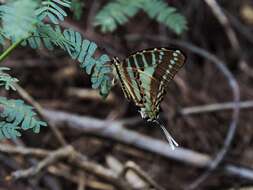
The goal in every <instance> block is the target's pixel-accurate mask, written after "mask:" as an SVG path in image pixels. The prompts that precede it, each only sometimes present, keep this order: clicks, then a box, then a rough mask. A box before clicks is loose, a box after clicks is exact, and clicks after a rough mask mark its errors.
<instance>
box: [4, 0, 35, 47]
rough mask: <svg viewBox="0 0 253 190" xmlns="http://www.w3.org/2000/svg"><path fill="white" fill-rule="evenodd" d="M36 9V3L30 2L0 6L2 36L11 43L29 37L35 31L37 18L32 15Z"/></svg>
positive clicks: (16, 2)
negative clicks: (10, 40)
mask: <svg viewBox="0 0 253 190" xmlns="http://www.w3.org/2000/svg"><path fill="white" fill-rule="evenodd" d="M36 7H37V3H36V1H30V0H20V1H15V2H11V3H7V4H6V5H2V6H0V18H1V20H2V30H1V33H2V35H4V36H5V37H7V38H9V39H10V38H11V39H12V40H13V41H17V40H19V39H22V38H26V37H27V36H29V34H30V33H31V32H32V31H34V30H35V29H36V28H35V24H36V23H37V18H36V15H35V13H34V11H35V8H36ZM1 41H2V40H1ZM1 44H2V43H1Z"/></svg>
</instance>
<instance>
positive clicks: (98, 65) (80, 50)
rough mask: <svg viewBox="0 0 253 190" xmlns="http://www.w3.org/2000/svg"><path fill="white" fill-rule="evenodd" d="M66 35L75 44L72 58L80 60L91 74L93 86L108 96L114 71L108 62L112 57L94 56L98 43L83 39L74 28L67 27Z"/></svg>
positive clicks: (71, 53)
mask: <svg viewBox="0 0 253 190" xmlns="http://www.w3.org/2000/svg"><path fill="white" fill-rule="evenodd" d="M64 36H65V38H66V39H67V40H69V41H70V42H71V43H72V44H74V46H75V49H74V51H70V55H71V57H72V59H76V60H78V62H80V66H81V68H83V69H85V71H86V73H88V74H89V75H90V74H91V82H92V88H95V89H96V88H100V94H101V95H102V96H103V97H106V96H107V95H108V93H109V91H110V89H111V79H110V77H109V74H110V73H111V72H112V71H111V67H110V65H108V64H107V63H108V62H109V61H110V58H109V57H108V56H107V55H105V54H103V55H101V56H100V57H98V58H97V59H96V58H94V54H95V51H96V49H97V45H96V44H95V43H94V42H90V41H89V40H87V39H82V36H81V34H80V33H78V32H75V31H74V30H72V29H66V30H65V31H64Z"/></svg>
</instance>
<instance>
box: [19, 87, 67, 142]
mask: <svg viewBox="0 0 253 190" xmlns="http://www.w3.org/2000/svg"><path fill="white" fill-rule="evenodd" d="M15 87H16V89H17V92H18V93H19V94H20V96H21V97H22V98H23V99H25V100H26V101H27V102H28V103H29V104H31V105H32V106H33V107H34V108H35V109H36V111H37V112H38V114H39V116H40V117H41V118H42V119H45V120H47V119H46V118H45V116H44V115H43V108H42V107H41V105H40V104H39V103H38V102H36V101H35V100H34V99H33V97H32V96H30V94H28V92H27V91H26V90H25V89H23V88H22V87H21V86H20V85H18V84H16V85H15ZM47 123H48V125H49V127H50V129H51V130H52V132H53V134H54V135H55V137H56V138H57V140H58V141H59V143H60V144H61V145H62V146H66V145H67V142H66V140H65V139H64V137H63V135H62V133H61V131H60V130H59V129H58V128H57V127H55V126H54V124H53V123H52V122H50V121H48V122H47Z"/></svg>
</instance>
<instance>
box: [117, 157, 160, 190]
mask: <svg viewBox="0 0 253 190" xmlns="http://www.w3.org/2000/svg"><path fill="white" fill-rule="evenodd" d="M128 170H132V171H134V172H135V173H136V174H137V175H138V176H139V177H141V179H143V180H144V181H145V182H147V184H149V185H150V187H153V188H155V189H156V190H164V188H163V187H161V186H160V185H158V184H157V183H156V182H155V181H154V180H153V179H152V178H151V177H149V176H148V175H147V174H146V172H144V171H143V170H142V169H141V168H140V167H139V166H138V165H136V164H135V163H134V162H132V161H128V162H127V163H126V165H125V167H124V168H123V170H122V173H121V175H122V176H125V175H126V173H127V171H128Z"/></svg>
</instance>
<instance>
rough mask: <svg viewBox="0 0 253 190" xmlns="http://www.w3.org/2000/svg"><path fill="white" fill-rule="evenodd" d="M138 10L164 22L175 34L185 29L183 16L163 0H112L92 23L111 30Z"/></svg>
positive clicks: (107, 30)
mask: <svg viewBox="0 0 253 190" xmlns="http://www.w3.org/2000/svg"><path fill="white" fill-rule="evenodd" d="M140 10H143V11H144V12H146V13H147V15H148V16H149V17H150V18H151V19H155V20H156V21H158V22H160V23H163V24H165V25H166V26H167V27H168V28H170V29H171V30H172V31H174V32H175V33H177V34H181V33H182V32H183V31H184V30H186V29H187V23H186V19H185V17H184V16H183V15H181V14H180V13H177V11H176V9H175V8H174V7H170V6H168V5H167V4H166V3H165V2H164V1H163V0H113V1H112V2H109V3H108V4H107V5H105V6H104V7H103V8H102V10H100V12H99V13H98V14H97V16H96V18H95V21H94V25H95V26H100V27H101V31H102V32H112V31H114V30H115V29H117V27H118V26H119V25H123V24H125V23H126V22H128V20H129V18H132V17H133V16H135V15H136V14H137V13H138V12H139V11H140Z"/></svg>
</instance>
